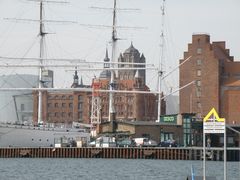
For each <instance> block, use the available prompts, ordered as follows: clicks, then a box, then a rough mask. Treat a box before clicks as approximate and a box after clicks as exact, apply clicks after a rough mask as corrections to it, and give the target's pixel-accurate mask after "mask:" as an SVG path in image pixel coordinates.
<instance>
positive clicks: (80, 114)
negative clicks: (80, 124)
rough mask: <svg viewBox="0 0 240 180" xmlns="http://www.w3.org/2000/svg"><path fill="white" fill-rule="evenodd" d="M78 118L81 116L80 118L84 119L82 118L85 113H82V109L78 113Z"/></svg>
mask: <svg viewBox="0 0 240 180" xmlns="http://www.w3.org/2000/svg"><path fill="white" fill-rule="evenodd" d="M78 118H79V120H82V119H83V113H82V111H81V112H79V113H78Z"/></svg>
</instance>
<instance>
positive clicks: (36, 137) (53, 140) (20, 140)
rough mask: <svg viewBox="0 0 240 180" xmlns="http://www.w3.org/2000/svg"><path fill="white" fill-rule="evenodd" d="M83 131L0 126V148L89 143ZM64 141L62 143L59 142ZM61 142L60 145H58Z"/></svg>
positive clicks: (88, 135) (86, 133) (87, 136)
mask: <svg viewBox="0 0 240 180" xmlns="http://www.w3.org/2000/svg"><path fill="white" fill-rule="evenodd" d="M83 131H84V130H83V129H75V128H74V129H70V128H42V127H32V126H19V125H2V124H1V125H0V147H55V146H60V147H61V145H59V144H62V143H65V146H66V142H67V141H68V142H69V141H72V140H73V141H75V142H76V143H77V144H79V143H78V141H79V140H83V139H84V141H85V142H87V143H88V142H89V141H90V133H88V132H83ZM60 139H64V142H62V141H60ZM60 142H62V143H60Z"/></svg>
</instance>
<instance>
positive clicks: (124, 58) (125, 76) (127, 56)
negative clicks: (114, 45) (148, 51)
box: [118, 43, 146, 84]
mask: <svg viewBox="0 0 240 180" xmlns="http://www.w3.org/2000/svg"><path fill="white" fill-rule="evenodd" d="M118 62H126V63H143V65H131V64H125V65H124V64H120V65H118V67H119V68H124V67H126V68H137V67H139V68H145V57H144V55H143V54H142V55H141V56H140V53H139V51H138V50H137V49H136V48H135V47H134V46H133V44H132V43H131V45H130V47H129V48H128V49H126V50H125V52H124V53H123V54H120V56H119V58H118ZM138 71H139V72H138V73H139V77H140V78H142V79H143V83H144V84H145V83H146V82H145V79H146V78H145V76H146V73H145V70H144V69H143V70H138ZM136 72H137V70H119V79H120V80H134V78H135V74H136Z"/></svg>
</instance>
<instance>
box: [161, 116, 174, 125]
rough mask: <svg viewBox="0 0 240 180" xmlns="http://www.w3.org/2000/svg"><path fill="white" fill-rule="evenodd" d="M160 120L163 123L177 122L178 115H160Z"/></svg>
mask: <svg viewBox="0 0 240 180" xmlns="http://www.w3.org/2000/svg"><path fill="white" fill-rule="evenodd" d="M160 122H161V123H170V124H177V115H171V116H161V117H160Z"/></svg>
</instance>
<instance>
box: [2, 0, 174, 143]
mask: <svg viewBox="0 0 240 180" xmlns="http://www.w3.org/2000/svg"><path fill="white" fill-rule="evenodd" d="M39 4H40V20H39V22H40V32H39V35H40V37H41V40H40V57H39V58H36V59H37V60H39V65H29V66H31V67H38V68H39V84H38V88H25V90H29V91H36V92H37V93H39V94H38V95H37V96H36V97H38V111H37V112H38V115H37V121H35V122H37V123H35V124H34V125H35V126H36V127H32V126H23V125H24V124H21V125H1V126H0V130H1V131H0V146H22V145H23V144H24V143H23V142H22V141H24V142H29V144H26V143H25V144H24V146H53V144H55V145H56V144H57V143H55V142H54V138H52V137H54V136H56V137H57V139H58V140H55V141H57V142H59V141H60V142H63V139H68V141H69V142H70V141H72V140H74V141H77V139H82V138H85V139H87V140H86V141H89V139H90V133H89V132H88V131H89V129H90V128H92V126H91V125H89V124H88V125H86V124H82V123H76V124H73V125H71V126H70V127H66V126H65V125H63V124H62V125H60V126H58V127H56V125H53V124H46V122H44V120H43V119H44V118H43V109H42V107H43V106H42V103H43V102H42V99H43V96H44V93H43V92H44V91H52V90H54V91H56V90H59V91H60V90H61V89H56V88H49V87H46V86H45V83H46V82H47V81H49V79H48V78H47V79H46V77H44V73H43V72H44V67H47V66H49V67H51V66H50V65H46V64H44V60H45V55H44V53H45V52H44V47H43V46H44V43H43V42H44V37H45V35H46V34H47V32H45V29H44V20H43V4H44V1H39ZM162 38H163V33H162ZM118 39H119V38H118V37H117V33H116V0H114V8H113V26H112V57H111V60H112V61H111V62H104V63H105V64H107V65H108V66H109V67H108V70H107V71H106V72H107V73H108V75H110V86H109V89H108V88H107V89H105V90H100V89H94V88H89V87H87V88H86V87H84V88H82V87H77V88H74V90H73V88H68V89H67V88H65V89H63V90H65V91H66V90H69V91H79V90H81V91H89V92H90V93H91V92H93V94H95V93H96V91H99V92H100V91H101V92H102V93H109V98H108V99H109V105H108V106H107V107H108V108H109V110H108V112H109V114H108V121H110V122H111V121H113V120H114V119H115V116H116V110H115V108H114V93H116V92H118V93H125V94H126V93H146V94H147V93H148V94H160V89H159V90H158V91H155V92H150V91H149V89H146V87H144V86H142V84H144V83H142V81H140V79H141V78H142V77H141V78H140V76H143V79H144V77H145V74H142V72H140V71H141V70H145V69H147V67H146V66H147V64H145V58H144V56H143V55H142V56H141V57H139V58H140V60H141V61H142V62H140V63H134V62H130V61H129V62H128V63H127V62H122V63H117V65H118V67H120V69H121V70H124V68H125V70H127V71H130V70H132V71H133V73H132V74H131V73H130V74H128V75H127V76H129V75H131V77H133V78H135V79H136V82H135V83H136V89H135V91H134V92H133V91H132V90H126V89H124V88H120V90H115V72H114V70H115V69H118V68H115V66H114V63H116V62H114V61H113V60H115V59H116V53H115V52H116V42H117V40H118ZM128 51H129V52H128ZM126 53H128V54H131V53H138V54H139V52H138V51H137V50H136V49H135V48H134V47H133V44H131V46H130V47H129V48H128V49H127V50H126ZM120 59H121V58H120ZM124 65H126V66H127V67H126V66H124ZM8 66H9V65H8ZM62 66H66V65H62ZM75 66H76V67H77V70H79V64H78V65H71V66H69V67H75ZM129 66H130V67H129ZM12 67H23V65H22V66H20V65H17V66H14V65H13V66H12ZM59 67H61V66H59ZM122 67H123V68H122ZM128 67H129V68H128ZM160 69H161V67H160ZM104 70H106V69H104ZM76 72H77V71H75V76H74V77H75V78H74V81H75V80H76V82H75V83H76V84H78V83H77V81H78V77H77V73H76ZM119 74H120V76H121V71H119ZM159 75H160V76H162V70H160V71H159ZM122 76H123V78H124V76H125V75H124V74H122ZM160 76H159V77H160ZM160 80H161V77H160V78H159V87H160V86H161V83H160ZM50 81H51V80H50ZM144 81H145V79H144ZM50 84H53V83H50ZM134 86H135V85H134ZM2 90H3V89H2ZM5 90H10V88H6V89H5ZM15 90H22V89H21V88H15ZM146 90H147V92H146ZM172 93H174V92H172ZM158 97H159V100H158V101H159V102H160V101H161V100H162V99H163V97H160V96H158ZM69 98H70V97H69ZM94 98H95V97H94V96H93V99H92V103H94V102H96V106H93V104H92V108H93V107H97V108H96V109H92V110H91V112H92V113H91V124H97V123H100V121H101V119H100V118H101V117H100V116H99V110H100V109H99V106H98V105H97V104H98V103H99V98H97V97H96V98H95V99H94ZM139 102H140V101H139ZM141 102H143V101H141ZM143 103H144V102H143ZM160 109H161V104H159V105H158V110H159V111H158V112H159V113H158V120H157V121H158V122H159V118H160ZM95 112H96V113H95ZM150 120H152V119H150ZM79 127H84V129H79ZM18 134H22V136H24V137H27V136H28V137H27V138H24V137H22V138H21V140H20V141H18V142H16V141H15V142H12V141H10V140H12V139H14V138H13V137H16V136H18ZM29 134H31V135H29ZM45 135H47V136H45ZM10 136H11V137H10ZM8 137H9V138H8ZM43 137H45V138H43ZM55 139H56V138H55ZM59 139H60V140H59ZM36 140H37V142H38V143H37V142H36ZM1 143H2V144H1ZM57 146H59V145H57Z"/></svg>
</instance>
